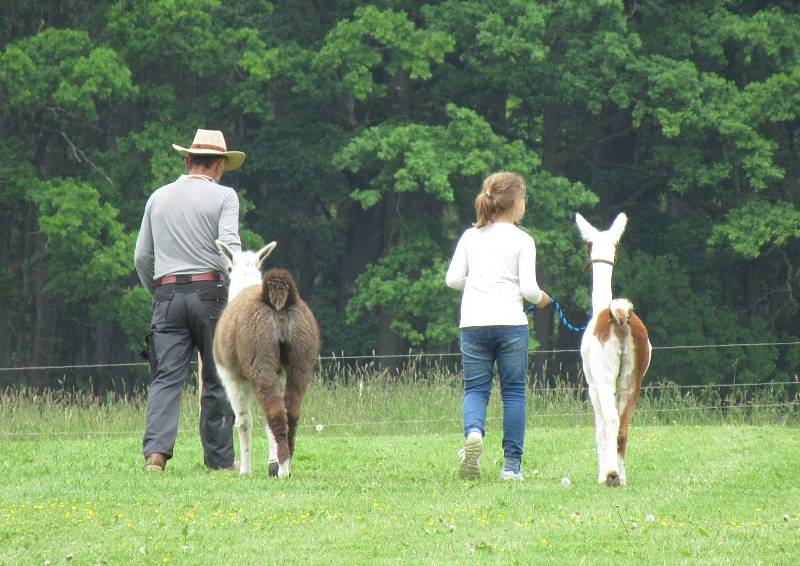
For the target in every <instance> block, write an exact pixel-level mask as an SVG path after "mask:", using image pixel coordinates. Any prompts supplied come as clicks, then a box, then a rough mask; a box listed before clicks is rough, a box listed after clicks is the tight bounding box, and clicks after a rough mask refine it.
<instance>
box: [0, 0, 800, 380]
mask: <svg viewBox="0 0 800 566" xmlns="http://www.w3.org/2000/svg"><path fill="white" fill-rule="evenodd" d="M7 8H8V9H7V10H6V12H5V14H6V15H8V17H7V18H4V19H3V20H2V23H0V130H1V131H3V132H5V133H6V136H5V139H4V156H5V159H4V162H3V164H2V165H0V204H2V207H0V220H2V222H0V241H2V242H4V246H0V257H2V261H3V264H4V265H7V266H8V272H9V273H10V274H11V275H10V276H8V277H5V278H0V292H2V293H3V295H4V296H8V297H12V298H13V300H11V301H9V303H10V304H11V305H12V306H9V307H8V308H5V310H0V319H2V320H5V321H6V323H5V324H4V325H0V351H2V352H3V353H6V352H9V354H8V355H7V356H6V359H12V358H13V359H17V360H23V361H24V360H28V359H29V357H30V356H31V351H32V347H31V346H29V344H31V343H33V342H38V343H39V344H40V348H39V350H40V351H42V352H43V351H48V352H51V353H52V357H53V359H54V360H55V359H64V360H72V359H78V358H81V359H84V358H85V359H92V358H98V361H108V359H107V358H108V357H109V356H111V357H112V358H113V357H122V356H124V355H126V352H125V350H124V349H123V350H120V349H118V348H116V344H123V343H124V342H125V340H124V338H125V337H128V340H129V341H130V345H131V347H135V348H134V349H138V347H139V344H138V339H139V337H138V335H139V334H140V333H141V329H142V328H146V319H147V318H148V317H149V311H150V309H149V306H148V305H147V304H146V301H143V300H142V299H143V297H142V296H141V293H140V292H137V293H135V294H131V292H130V291H129V289H130V288H131V286H133V285H134V284H135V276H134V275H133V269H132V267H133V266H132V261H131V259H132V258H131V253H132V245H133V238H134V234H135V232H136V230H137V229H138V227H139V224H140V222H141V215H142V210H143V207H144V203H145V200H146V198H147V197H148V196H149V195H150V194H151V193H152V191H153V190H155V189H156V188H157V187H159V186H161V185H163V184H164V183H166V182H169V181H172V180H174V179H175V178H176V177H177V176H178V175H179V174H181V173H182V172H183V166H182V163H181V160H180V158H179V157H178V156H177V155H176V154H175V153H174V151H173V150H172V148H171V147H170V144H171V143H181V144H187V143H189V141H190V140H191V138H192V135H193V134H194V131H195V129H196V128H198V127H203V128H215V129H217V128H218V129H222V130H223V131H224V132H225V135H226V138H227V140H228V144H229V145H230V146H231V147H235V148H236V149H243V150H244V151H246V152H247V154H248V160H247V162H246V163H245V166H244V167H243V168H242V169H241V170H240V171H238V172H235V173H230V174H226V176H225V178H224V180H223V183H224V184H226V185H229V186H232V187H234V188H235V189H237V191H239V194H240V202H241V222H242V226H241V235H242V239H243V242H244V245H245V246H246V247H258V246H259V245H261V244H263V242H264V241H270V240H277V241H278V242H279V247H278V249H277V250H276V253H275V254H274V256H273V257H272V258H271V260H270V261H271V262H273V264H276V265H284V266H286V267H288V268H289V269H291V270H292V272H293V273H294V274H295V275H296V277H297V279H298V281H299V283H300V286H301V292H302V293H303V295H304V297H306V298H308V300H309V301H310V303H311V304H312V306H313V308H314V310H315V312H316V313H317V315H318V318H319V319H320V325H321V327H322V329H323V340H324V342H325V348H326V349H327V350H335V351H338V352H341V351H346V352H347V353H367V352H370V351H372V350H373V349H374V348H375V347H376V341H375V336H376V335H380V334H381V333H382V332H385V331H386V330H387V329H392V330H394V331H395V332H396V333H399V334H400V335H401V336H403V337H404V338H405V339H406V340H407V344H414V345H416V344H419V345H421V346H424V347H426V348H427V347H436V348H442V347H444V346H445V345H447V344H448V343H449V340H450V338H451V337H452V336H454V334H455V332H456V329H455V327H456V318H457V317H456V316H455V314H456V307H455V303H456V302H457V300H458V299H457V295H458V294H457V293H453V292H450V291H448V290H446V289H445V288H444V282H443V270H444V268H445V266H446V264H447V261H448V260H449V253H450V251H451V250H452V249H453V247H454V245H455V242H456V240H457V238H458V237H459V236H460V234H461V233H462V232H463V230H464V229H465V228H466V227H467V226H469V225H470V224H471V223H472V222H473V221H474V206H473V203H474V198H475V195H476V194H477V192H478V190H479V188H480V183H481V180H482V179H483V178H484V177H485V176H486V175H488V174H489V173H491V172H493V171H497V170H511V171H515V172H517V173H520V174H521V175H523V176H524V178H525V179H526V181H527V185H528V203H527V204H528V212H527V214H526V216H525V218H524V219H523V227H524V228H525V229H526V230H528V231H529V232H530V233H531V234H532V236H533V237H534V238H535V240H536V243H537V250H538V256H537V272H538V276H539V280H540V283H541V284H542V286H543V287H544V288H545V289H546V290H547V291H548V292H550V293H551V294H552V295H553V296H554V297H556V298H558V299H559V301H560V302H561V303H562V304H563V305H565V307H566V308H567V310H568V312H569V313H570V314H571V315H573V318H574V316H576V313H579V312H581V311H582V310H585V309H588V305H589V299H588V296H589V293H588V288H589V283H590V277H589V276H588V273H586V272H584V271H582V270H581V268H582V265H583V263H584V260H585V251H584V247H583V243H582V242H581V241H580V238H579V236H578V232H577V230H576V229H575V225H574V220H573V218H574V213H575V211H576V210H581V212H582V213H584V214H585V215H587V216H588V217H589V218H590V220H591V221H593V222H597V223H598V224H603V223H607V222H610V220H611V218H613V216H614V215H615V214H616V213H617V212H619V211H621V210H625V211H626V212H627V213H628V215H629V217H630V219H631V220H630V223H629V226H628V231H627V233H626V235H625V238H624V240H623V243H622V246H621V249H620V263H619V265H618V268H617V270H616V272H615V277H614V285H615V288H617V289H618V290H620V291H622V292H623V293H624V294H627V295H629V296H630V298H631V299H632V300H633V301H634V303H635V304H636V305H637V308H639V310H640V313H641V314H642V315H643V318H644V319H645V321H646V322H647V324H648V327H649V328H650V330H651V334H652V335H653V337H654V341H655V342H657V343H662V344H672V345H675V344H687V343H695V344H705V343H711V342H736V341H756V342H763V341H765V340H770V339H776V340H782V341H791V340H794V339H795V338H794V337H796V336H798V335H800V329H799V328H798V322H797V316H796V313H797V310H798V308H797V303H798V301H797V296H798V293H800V276H798V273H800V270H798V269H797V265H798V264H799V263H800V246H798V228H797V226H798V225H800V215H799V213H798V210H800V209H798V206H800V200H798V195H799V194H800V184H799V183H798V179H800V158H798V154H797V151H796V148H797V147H798V146H800V130H799V129H798V126H797V121H798V116H800V48H798V46H800V8H799V7H798V6H796V5H794V4H793V3H790V2H768V3H754V2H732V1H729V2H719V1H715V0H701V1H697V2H691V3H685V2H624V1H622V0H592V1H584V0H555V1H551V2H524V1H512V2H508V1H504V0H445V1H437V2H410V1H408V0H393V1H391V2H352V1H349V0H347V1H340V2H328V3H321V2H311V1H309V0H299V1H297V2H274V3H273V2H268V1H266V0H241V1H239V2H236V3H233V4H232V3H230V2H222V1H220V0H199V1H197V2H193V3H191V4H186V3H181V2H178V1H177V0H155V1H144V0H124V1H122V0H121V1H114V2H78V1H72V0H70V1H67V2H60V3H58V2H56V3H53V2H41V1H33V2H20V1H19V0H11V3H10V4H9V5H8V7H7ZM15 282H16V283H15ZM20 282H21V283H20ZM75 289H77V290H75ZM73 290H74V291H73ZM50 297H54V298H50ZM137 297H138V298H137ZM348 303H349V304H348ZM123 304H124V312H121V311H120V309H119V308H115V307H117V306H119V305H123ZM34 305H35V306H36V309H34V308H31V307H32V306H34ZM111 305H113V307H112V306H111ZM120 308H122V307H120ZM374 312H380V313H381V316H380V317H370V316H369V313H374ZM123 316H124V317H129V318H130V319H131V320H130V321H127V320H125V321H119V320H118V319H119V318H120V317H123ZM345 318H347V319H348V320H349V321H350V324H344V323H343V321H344V320H345ZM554 328H558V326H557V325H554ZM542 331H543V329H537V337H538V338H540V339H542V338H547V336H546V334H547V332H549V331H547V329H545V331H546V332H544V335H543V333H542ZM559 332H560V333H561V334H559ZM109 333H110V334H109ZM87 336H88V338H87ZM93 336H97V337H98V339H97V340H95V339H94V338H93ZM105 337H108V339H107V342H110V343H112V344H113V345H114V347H105V346H103V345H102V343H103V341H104V340H103V339H104V338H105ZM551 338H552V339H553V341H554V342H555V343H557V344H554V345H562V346H564V347H565V348H574V347H575V345H576V344H575V337H574V336H573V335H568V334H566V333H563V332H562V331H556V333H555V334H553V335H552V336H551ZM94 342H97V345H96V349H95V344H94ZM398 347H400V346H398ZM382 353H393V352H382ZM39 355H41V353H40V354H39ZM795 357H796V356H795V355H794V354H793V353H792V352H780V353H779V352H776V351H774V350H773V349H770V348H763V349H759V350H758V351H757V352H756V351H753V350H748V351H747V352H744V351H740V350H738V349H736V348H731V349H727V350H724V351H723V350H719V351H717V350H715V351H705V350H697V351H688V352H682V353H678V352H675V351H668V352H660V351H659V352H658V355H657V356H655V358H654V368H656V369H659V368H660V369H661V370H663V371H664V372H665V373H669V374H670V375H671V376H674V378H675V379H676V380H679V381H682V382H684V381H685V382H689V381H696V382H701V383H702V382H711V381H721V380H726V379H730V378H731V375H734V374H735V375H736V376H737V379H740V380H741V379H744V380H749V379H752V378H754V376H755V375H757V374H758V372H760V371H766V372H767V373H768V374H769V375H771V376H774V377H780V376H782V375H787V374H790V373H791V372H793V371H794V368H795V366H796V364H793V360H794V359H795ZM100 358H103V359H102V360H101V359H100ZM0 361H1V360H0ZM659 364H660V365H659Z"/></svg>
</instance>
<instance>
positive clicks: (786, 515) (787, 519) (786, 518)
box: [783, 513, 789, 523]
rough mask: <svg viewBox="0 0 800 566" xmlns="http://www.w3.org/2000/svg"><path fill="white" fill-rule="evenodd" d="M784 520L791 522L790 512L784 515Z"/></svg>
mask: <svg viewBox="0 0 800 566" xmlns="http://www.w3.org/2000/svg"><path fill="white" fill-rule="evenodd" d="M783 520H784V521H786V522H787V523H788V522H789V514H788V513H785V514H784V515H783Z"/></svg>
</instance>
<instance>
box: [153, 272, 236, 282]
mask: <svg viewBox="0 0 800 566" xmlns="http://www.w3.org/2000/svg"><path fill="white" fill-rule="evenodd" d="M195 281H222V274H221V273H220V272H219V271H209V272H208V273H195V274H192V275H184V274H180V275H165V276H164V277H162V278H161V279H159V280H158V284H159V285H170V284H172V283H178V284H180V283H193V282H195Z"/></svg>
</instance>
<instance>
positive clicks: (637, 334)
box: [628, 312, 650, 395]
mask: <svg viewBox="0 0 800 566" xmlns="http://www.w3.org/2000/svg"><path fill="white" fill-rule="evenodd" d="M628 326H629V327H630V329H631V334H632V335H633V351H634V352H635V354H636V387H637V395H638V388H639V387H641V385H642V379H643V378H644V373H645V372H646V371H647V366H648V365H649V364H650V348H649V347H648V344H649V337H648V334H647V328H645V326H644V323H643V322H642V320H641V319H640V318H639V317H638V316H636V313H635V312H632V313H631V318H630V320H628Z"/></svg>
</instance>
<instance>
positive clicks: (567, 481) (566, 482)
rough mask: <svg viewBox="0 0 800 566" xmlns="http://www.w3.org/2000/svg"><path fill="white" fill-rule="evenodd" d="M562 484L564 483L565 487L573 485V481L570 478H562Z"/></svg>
mask: <svg viewBox="0 0 800 566" xmlns="http://www.w3.org/2000/svg"><path fill="white" fill-rule="evenodd" d="M561 485H563V486H564V487H569V486H571V485H572V482H571V481H570V479H569V478H561Z"/></svg>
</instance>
